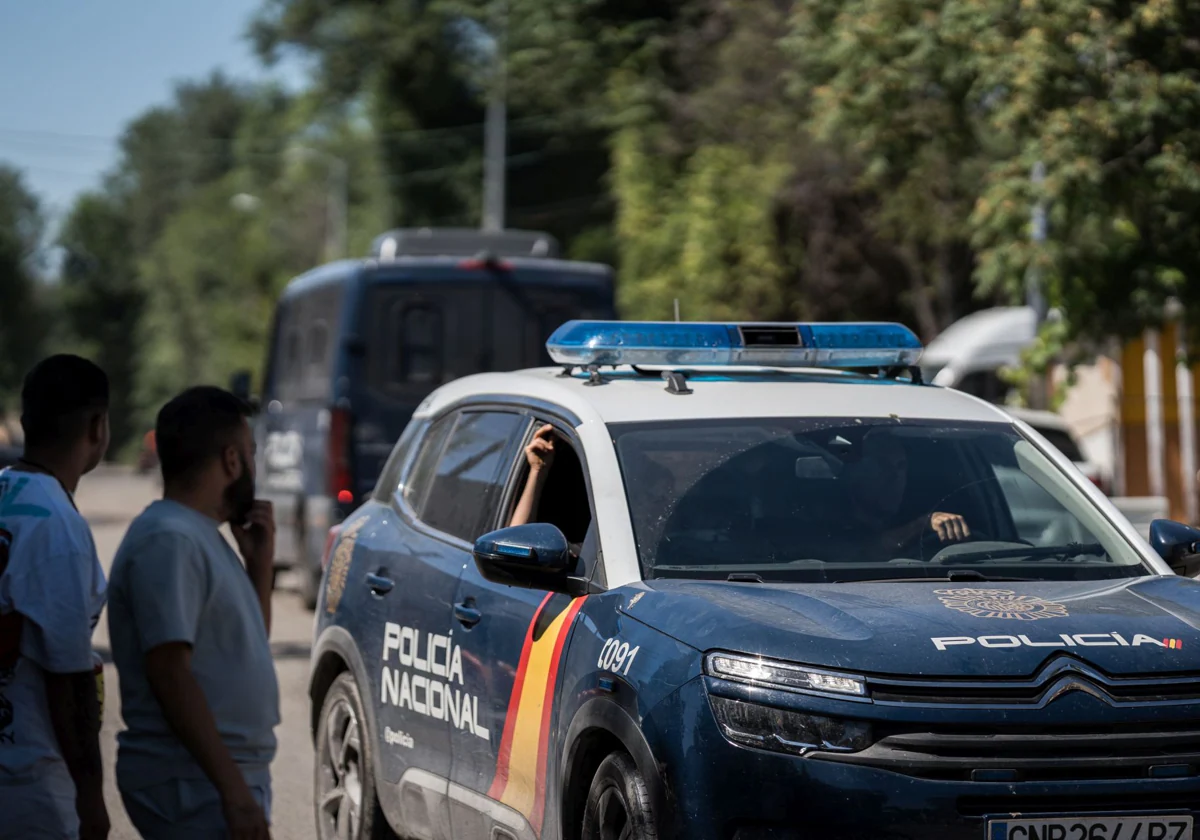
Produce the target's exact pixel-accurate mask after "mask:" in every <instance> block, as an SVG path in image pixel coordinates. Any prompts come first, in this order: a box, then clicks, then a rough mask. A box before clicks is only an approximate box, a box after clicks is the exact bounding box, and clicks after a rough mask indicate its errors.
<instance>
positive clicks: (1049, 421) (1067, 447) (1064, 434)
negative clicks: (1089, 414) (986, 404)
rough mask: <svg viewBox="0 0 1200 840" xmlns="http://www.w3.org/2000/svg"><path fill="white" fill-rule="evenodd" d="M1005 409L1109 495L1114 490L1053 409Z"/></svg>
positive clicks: (1006, 407)
mask: <svg viewBox="0 0 1200 840" xmlns="http://www.w3.org/2000/svg"><path fill="white" fill-rule="evenodd" d="M1004 410H1005V411H1007V412H1008V413H1009V414H1011V415H1012V416H1013V417H1015V418H1017V419H1018V420H1022V421H1024V422H1025V423H1028V424H1029V425H1030V426H1031V427H1033V430H1034V431H1035V432H1037V433H1038V434H1040V435H1041V436H1042V437H1044V438H1045V439H1046V440H1048V441H1050V443H1051V444H1053V445H1054V447H1055V448H1056V449H1058V451H1059V452H1061V453H1062V454H1063V455H1066V456H1067V457H1068V458H1070V459H1071V462H1072V463H1074V464H1075V468H1076V469H1078V470H1079V471H1080V472H1081V473H1083V474H1084V475H1086V476H1087V477H1088V479H1089V480H1090V481H1091V482H1092V484H1095V485H1096V486H1097V487H1099V488H1100V490H1101V491H1102V492H1103V493H1104V494H1105V495H1106V496H1107V495H1109V494H1110V493H1111V492H1112V489H1111V488H1110V487H1109V483H1108V480H1107V479H1106V478H1105V477H1104V476H1103V475H1102V474H1101V472H1100V468H1099V467H1098V466H1096V464H1094V463H1092V462H1091V461H1089V460H1088V459H1087V456H1085V455H1084V454H1083V449H1082V448H1081V447H1080V445H1079V441H1077V440H1076V439H1075V435H1074V433H1072V432H1071V427H1070V426H1068V425H1067V421H1066V420H1064V419H1062V417H1060V416H1059V415H1057V414H1055V413H1054V412H1053V411H1034V410H1033V409H1029V408H1012V407H1008V406H1005V407H1004Z"/></svg>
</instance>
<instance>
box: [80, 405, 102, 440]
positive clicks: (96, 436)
mask: <svg viewBox="0 0 1200 840" xmlns="http://www.w3.org/2000/svg"><path fill="white" fill-rule="evenodd" d="M107 427H108V409H103V410H101V411H97V412H96V413H94V414H93V415H92V416H91V417H89V418H88V427H87V433H88V440H89V441H91V442H92V443H100V442H101V441H103V440H104V434H105V431H106V430H107ZM77 428H78V427H77Z"/></svg>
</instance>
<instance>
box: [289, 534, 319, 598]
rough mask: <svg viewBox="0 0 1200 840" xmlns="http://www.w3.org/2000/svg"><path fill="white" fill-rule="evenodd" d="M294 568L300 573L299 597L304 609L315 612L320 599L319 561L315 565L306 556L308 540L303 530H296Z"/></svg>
mask: <svg viewBox="0 0 1200 840" xmlns="http://www.w3.org/2000/svg"><path fill="white" fill-rule="evenodd" d="M296 546H297V547H296V566H295V568H296V569H298V570H299V572H300V597H301V598H302V599H303V601H304V607H305V609H309V610H315V609H316V608H317V600H318V599H319V598H320V597H321V561H320V560H318V561H317V562H316V564H315V568H314V564H313V562H312V558H311V557H309V556H308V539H307V537H306V535H305V533H304V528H302V527H301V528H297V529H296Z"/></svg>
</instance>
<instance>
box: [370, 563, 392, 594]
mask: <svg viewBox="0 0 1200 840" xmlns="http://www.w3.org/2000/svg"><path fill="white" fill-rule="evenodd" d="M379 571H380V572H382V571H385V570H384V569H380V570H379ZM395 585H396V581H394V580H392V579H391V578H389V577H384V576H383V575H381V574H378V573H377V572H367V588H368V589H370V590H371V591H372V592H374V593H375V594H376V595H386V594H388V593H389V592H391V591H392V588H393V587H394V586H395Z"/></svg>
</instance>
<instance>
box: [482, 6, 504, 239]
mask: <svg viewBox="0 0 1200 840" xmlns="http://www.w3.org/2000/svg"><path fill="white" fill-rule="evenodd" d="M493 11H494V14H493V17H494V20H493V24H492V25H493V31H494V44H495V50H496V53H495V56H494V64H493V76H492V86H491V91H490V95H489V97H488V104H487V117H486V123H485V125H484V160H483V229H484V230H485V231H489V232H494V233H498V232H500V231H502V230H504V208H505V197H504V188H505V176H506V173H505V158H506V157H507V155H508V151H507V148H506V147H507V139H508V138H507V136H506V135H507V132H508V106H507V103H506V96H505V81H506V79H505V63H506V58H507V55H506V52H507V49H508V47H507V40H508V39H507V36H508V0H495V3H494V9H493Z"/></svg>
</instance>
